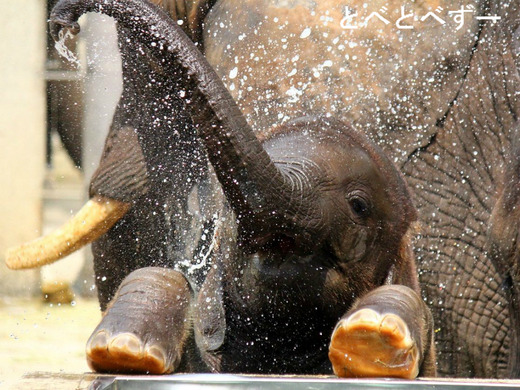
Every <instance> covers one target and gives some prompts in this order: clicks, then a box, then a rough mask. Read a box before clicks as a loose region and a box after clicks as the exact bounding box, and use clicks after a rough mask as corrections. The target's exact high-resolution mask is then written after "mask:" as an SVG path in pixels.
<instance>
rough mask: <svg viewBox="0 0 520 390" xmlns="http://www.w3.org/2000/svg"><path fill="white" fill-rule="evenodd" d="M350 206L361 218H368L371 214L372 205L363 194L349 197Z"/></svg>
mask: <svg viewBox="0 0 520 390" xmlns="http://www.w3.org/2000/svg"><path fill="white" fill-rule="evenodd" d="M349 203H350V207H351V208H352V211H353V212H354V214H355V215H357V216H358V217H360V218H366V217H368V216H369V215H370V205H369V203H368V201H367V200H365V199H364V198H362V197H361V196H358V195H354V196H351V197H350V198H349Z"/></svg>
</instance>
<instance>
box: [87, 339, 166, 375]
mask: <svg viewBox="0 0 520 390" xmlns="http://www.w3.org/2000/svg"><path fill="white" fill-rule="evenodd" d="M87 361H88V364H89V366H90V368H92V369H93V370H94V371H97V372H133V373H145V374H167V373H170V372H173V370H174V368H175V367H174V366H175V364H174V362H173V361H171V359H168V358H167V353H166V349H165V348H164V347H162V346H161V345H160V344H151V345H150V344H144V343H143V341H142V340H141V339H140V338H139V337H138V336H136V335H135V334H133V333H119V334H115V335H110V334H108V332H107V331H106V330H104V329H102V330H100V331H97V332H95V333H94V334H93V335H92V336H91V337H90V339H89V341H88V343H87Z"/></svg>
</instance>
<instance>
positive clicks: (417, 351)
mask: <svg viewBox="0 0 520 390" xmlns="http://www.w3.org/2000/svg"><path fill="white" fill-rule="evenodd" d="M432 335H433V325H432V319H431V314H430V312H429V310H428V308H427V307H426V305H425V304H424V302H423V301H422V300H421V298H420V296H419V295H417V294H416V293H415V292H414V291H413V290H412V289H410V288H408V287H405V286H401V285H385V286H382V287H379V288H377V289H375V290H373V291H372V292H370V293H368V294H367V295H365V296H363V297H362V298H361V299H359V300H358V301H357V303H356V304H355V305H354V306H353V308H352V309H351V310H350V311H349V312H348V313H347V314H346V315H345V316H343V318H341V320H340V321H339V322H338V324H337V325H336V328H335V329H334V332H333V334H332V338H331V342H330V346H329V358H330V361H331V363H332V367H333V370H334V373H335V374H336V375H338V376H340V377H367V376H370V377H378V376H385V377H400V378H408V379H411V378H415V377H416V376H417V375H419V374H420V375H421V376H434V375H435V353H434V352H435V351H434V345H433V336H432Z"/></svg>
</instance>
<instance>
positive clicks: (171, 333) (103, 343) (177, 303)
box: [86, 268, 191, 374]
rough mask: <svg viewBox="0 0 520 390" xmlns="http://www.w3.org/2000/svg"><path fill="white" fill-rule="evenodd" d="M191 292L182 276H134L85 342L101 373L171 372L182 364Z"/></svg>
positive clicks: (152, 271) (158, 271) (154, 272)
mask: <svg viewBox="0 0 520 390" xmlns="http://www.w3.org/2000/svg"><path fill="white" fill-rule="evenodd" d="M190 301H191V290H190V288H189V285H188V283H187V281H186V279H185V278H184V277H183V276H182V275H181V274H180V273H178V272H176V271H173V270H170V269H165V268H143V269H140V270H137V271H134V272H132V273H131V274H130V275H128V276H127V277H126V279H125V280H124V281H123V282H122V283H121V286H120V288H119V290H118V292H117V293H116V295H115V296H114V298H113V300H112V302H111V304H110V305H109V307H108V308H107V310H106V312H105V314H104V316H103V319H102V320H101V322H100V324H99V325H98V326H97V328H96V329H95V330H94V332H93V333H92V336H90V339H89V340H88V342H87V347H86V351H87V361H88V364H89V366H90V367H91V368H92V369H93V370H95V371H97V372H110V373H139V374H167V373H171V372H173V371H175V369H176V368H177V367H178V366H179V363H180V361H181V358H182V355H183V350H184V344H185V342H186V338H187V335H188V333H189V332H188V324H189V321H188V311H189V306H190Z"/></svg>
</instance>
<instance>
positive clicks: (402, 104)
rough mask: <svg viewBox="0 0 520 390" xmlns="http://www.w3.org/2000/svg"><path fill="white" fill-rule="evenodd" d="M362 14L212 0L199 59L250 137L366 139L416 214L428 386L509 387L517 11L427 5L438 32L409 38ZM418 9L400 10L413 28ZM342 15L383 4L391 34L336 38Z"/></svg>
mask: <svg viewBox="0 0 520 390" xmlns="http://www.w3.org/2000/svg"><path fill="white" fill-rule="evenodd" d="M332 3H333V4H332ZM362 3H363V2H357V1H350V2H348V1H347V2H307V1H303V0H302V1H291V2H276V1H260V2H258V1H250V2H247V4H245V5H243V6H242V7H240V8H238V7H237V6H236V2H234V1H232V0H224V1H220V2H217V4H216V5H215V6H214V7H213V9H212V11H211V12H210V13H209V15H208V16H207V18H206V24H205V35H204V44H205V49H206V55H207V57H208V58H209V61H210V63H212V64H213V65H214V66H215V67H216V68H217V71H218V72H219V74H220V75H221V76H222V77H223V78H224V81H225V82H226V84H227V85H228V87H230V86H233V87H232V88H231V89H232V94H233V95H234V96H235V98H237V99H238V101H239V102H240V104H241V108H242V109H243V111H244V112H246V113H247V114H248V119H249V120H250V122H251V123H252V124H253V126H255V129H257V130H258V131H262V130H263V129H265V128H267V127H268V126H269V125H270V124H271V123H273V122H276V121H277V120H278V119H277V118H278V115H279V114H280V113H281V114H284V115H288V116H291V115H294V114H295V113H296V114H297V113H299V112H302V111H305V110H309V108H311V109H315V110H317V111H326V112H331V113H333V114H334V115H338V114H339V116H340V117H342V116H343V115H344V116H345V117H346V118H347V119H349V120H353V122H354V124H355V125H356V126H357V127H358V128H360V129H363V130H365V131H369V132H371V133H369V135H370V136H371V137H372V138H373V139H374V140H376V141H377V142H378V143H379V145H380V146H381V147H383V149H385V151H387V153H389V154H390V155H391V156H392V158H393V159H394V161H396V163H397V164H398V166H399V167H400V168H401V171H402V172H403V173H404V175H405V177H406V179H407V181H408V183H409V185H410V187H411V189H412V191H413V195H414V200H415V205H416V207H417V208H418V213H419V226H418V229H417V235H416V240H415V242H414V245H415V252H416V259H417V262H418V268H419V277H420V282H421V286H422V290H423V292H424V297H425V301H426V302H427V303H428V305H429V306H430V308H431V309H432V310H433V315H434V322H435V338H436V348H437V367H438V371H439V374H440V375H450V376H460V377H518V376H519V375H520V371H519V370H520V365H519V364H518V353H519V349H520V348H519V345H518V332H519V331H520V323H519V322H518V319H517V315H518V313H520V310H519V308H518V307H517V305H518V303H517V302H518V298H519V297H518V293H517V291H518V286H519V283H520V277H519V276H518V275H519V273H518V260H517V256H518V249H517V242H518V240H517V235H518V228H519V227H518V219H517V218H518V217H517V215H518V211H515V210H516V207H517V205H518V191H519V189H518V188H519V187H518V161H519V159H520V153H519V149H518V147H515V146H514V145H515V142H517V140H518V135H517V130H515V122H516V121H517V120H518V116H519V114H520V98H519V90H520V84H519V69H520V68H519V67H520V51H519V48H520V43H519V36H520V10H519V3H518V2H517V1H491V2H489V3H488V2H481V1H456V2H452V1H450V2H442V1H441V2H440V4H439V3H438V2H437V3H435V6H433V5H432V7H437V6H438V5H440V6H441V7H443V9H444V11H443V13H440V14H438V15H441V16H442V17H443V18H444V19H445V20H446V21H447V22H446V25H444V26H440V25H438V24H436V23H431V24H428V23H427V22H425V23H420V21H415V22H414V23H413V24H414V27H415V29H414V30H398V29H397V28H396V26H395V21H396V20H397V19H398V18H399V17H400V16H401V13H400V7H401V5H405V4H403V3H402V2H398V1H388V2H384V4H383V2H381V3H380V2H376V3H373V2H370V3H369V9H368V10H366V11H363V8H362V6H361V4H362ZM428 3H429V2H423V3H421V4H415V5H412V4H406V7H407V8H406V10H405V11H406V13H407V14H408V13H410V12H412V11H413V12H414V13H415V14H416V15H418V16H419V18H420V17H421V16H422V15H425V14H426V13H427V12H428V11H429V10H432V11H433V9H429V8H428V6H429V4H428ZM345 4H347V5H349V6H351V8H355V9H357V11H358V12H359V16H360V17H362V16H366V15H368V14H370V13H371V12H373V11H380V8H381V6H382V5H386V7H387V9H388V12H387V13H384V14H383V15H384V16H386V17H387V18H388V19H389V20H391V21H392V22H393V23H390V25H388V26H386V27H384V26H383V24H382V23H380V24H378V23H377V22H374V23H372V24H370V25H369V28H366V29H363V28H360V29H358V30H348V31H347V30H342V29H341V28H338V20H339V18H341V17H342V13H341V11H342V10H343V6H344V5H345ZM462 5H465V6H466V8H467V6H469V5H472V6H473V7H474V8H473V9H474V10H475V13H474V14H467V15H466V16H467V17H466V19H465V24H464V27H463V28H461V29H460V30H456V27H457V23H455V22H454V21H453V20H452V19H451V18H450V17H448V15H447V13H446V11H448V10H458V9H460V8H461V6H462ZM307 9H311V10H312V11H314V12H315V16H312V15H311V12H309V11H306V10H307ZM327 11H328V14H327ZM364 12H366V13H364ZM468 15H472V16H468ZM482 15H497V16H500V17H501V20H500V21H499V22H497V23H496V24H493V23H491V22H486V21H481V22H479V21H478V20H477V19H476V18H475V16H482ZM327 16H328V17H329V20H328V23H327V25H325V24H326V23H325V22H326V21H327V20H326V19H325V18H326V17H327ZM286 22H287V23H286ZM403 24H411V23H410V19H407V20H405V21H403ZM307 27H311V31H310V35H309V36H308V37H307V38H301V36H302V32H303V31H304V29H305V28H307ZM370 27H372V28H370ZM379 28H381V29H382V32H381V33H379V32H378V31H377V30H376V29H379ZM324 31H325V32H327V33H328V36H323V34H322V33H323V32H324ZM420 33H422V34H421V36H419V34H420ZM290 37H292V39H291V38H290ZM284 38H285V39H287V38H289V39H288V40H287V41H284ZM336 38H339V39H338V40H336V41H335V39H336ZM346 41H347V42H346ZM284 45H285V46H284ZM275 47H276V48H280V47H282V48H283V50H280V49H273V48H275ZM369 49H370V51H369ZM251 52H252V53H253V55H250V53H251ZM297 55H298V57H297ZM346 55H348V58H346ZM354 56H357V58H355V57H354ZM256 57H259V58H260V59H261V60H257V59H256ZM327 59H330V60H331V61H332V66H331V67H326V66H323V65H322V66H321V69H320V64H324V63H325V61H326V60H327ZM265 60H267V61H268V62H267V64H268V65H265V63H264V62H262V61H265ZM235 67H237V68H238V69H237V70H235V71H234V72H233V73H236V74H237V76H236V77H235V78H230V76H232V75H233V73H231V72H232V70H233V69H234V68H235ZM341 68H343V70H341ZM293 69H295V70H296V71H295V72H294V71H293ZM316 70H318V71H319V72H318V73H319V74H318V75H316V76H314V72H315V71H316ZM299 83H301V84H299ZM295 88H296V89H295ZM297 90H298V91H297ZM295 96H296V97H298V99H295V98H294V97H295ZM266 109H267V110H268V113H269V114H270V115H267V116H266V115H264V114H265V110H266ZM374 123H375V124H377V126H371V125H373V124H374ZM373 129H374V130H375V131H373ZM492 216H493V217H492Z"/></svg>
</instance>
